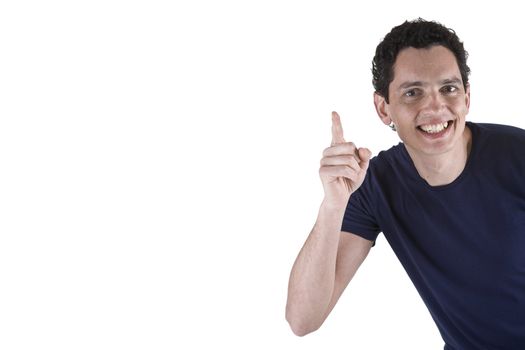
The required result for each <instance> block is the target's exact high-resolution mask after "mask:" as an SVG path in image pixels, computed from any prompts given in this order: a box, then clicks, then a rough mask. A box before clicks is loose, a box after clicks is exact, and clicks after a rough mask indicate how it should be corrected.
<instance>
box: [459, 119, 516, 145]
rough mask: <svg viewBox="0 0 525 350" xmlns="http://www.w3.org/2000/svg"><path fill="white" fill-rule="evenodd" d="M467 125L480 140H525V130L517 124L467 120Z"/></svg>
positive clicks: (504, 141) (505, 141)
mask: <svg viewBox="0 0 525 350" xmlns="http://www.w3.org/2000/svg"><path fill="white" fill-rule="evenodd" d="M467 126H468V127H469V128H470V129H471V130H472V132H473V133H475V134H476V136H478V138H479V139H480V140H484V139H489V140H490V141H496V140H499V141H501V142H502V143H508V142H525V130H524V129H522V128H519V127H517V126H512V125H503V124H491V123H473V122H467Z"/></svg>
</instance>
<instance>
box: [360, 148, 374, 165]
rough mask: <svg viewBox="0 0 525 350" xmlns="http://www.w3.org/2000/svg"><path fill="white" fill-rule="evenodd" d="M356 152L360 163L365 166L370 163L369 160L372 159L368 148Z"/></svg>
mask: <svg viewBox="0 0 525 350" xmlns="http://www.w3.org/2000/svg"><path fill="white" fill-rule="evenodd" d="M357 152H358V155H359V159H361V162H362V163H363V164H366V165H367V164H368V162H369V161H370V158H371V157H372V152H371V151H370V150H369V149H368V148H359V150H358V151H357Z"/></svg>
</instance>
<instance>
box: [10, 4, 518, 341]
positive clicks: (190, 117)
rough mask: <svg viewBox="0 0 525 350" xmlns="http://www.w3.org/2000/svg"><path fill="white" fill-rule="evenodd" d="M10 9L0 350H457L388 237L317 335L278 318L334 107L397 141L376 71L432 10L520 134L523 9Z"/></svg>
mask: <svg viewBox="0 0 525 350" xmlns="http://www.w3.org/2000/svg"><path fill="white" fill-rule="evenodd" d="M419 4H422V2H414V1H392V2H387V1H382V2H365V3H362V2H359V4H357V3H355V2H354V3H353V4H352V3H351V2H349V1H322V2H321V1H318V2H312V1H264V2H263V1H260V2H254V1H252V2H249V1H186V2H182V1H180V2H172V1H113V0H106V1H89V2H88V1H85V2H71V1H48V2H41V1H16V2H14V1H12V2H8V1H4V2H2V3H1V5H0V348H2V349H42V348H49V349H203V348H233V349H272V348H283V349H322V348H326V349H328V348H329V349H384V348H389V349H442V347H443V342H442V340H441V338H440V335H439V332H438V330H437V328H436V327H435V325H434V323H433V321H432V319H431V317H430V314H429V313H428V311H427V309H426V308H425V306H424V304H423V302H422V301H421V299H420V297H419V295H418V294H417V292H416V290H415V288H414V287H413V285H412V284H411V282H410V281H409V280H408V278H407V276H406V273H405V272H404V270H403V269H402V267H401V265H400V264H399V262H398V261H397V259H396V257H395V256H394V255H393V253H392V252H391V250H390V247H389V246H388V243H387V242H386V241H385V239H384V237H383V236H382V235H380V238H379V240H378V242H377V245H376V246H375V247H374V248H373V249H372V251H371V253H370V254H369V256H368V258H367V259H366V261H365V262H364V264H363V265H362V267H361V268H360V270H359V271H358V273H357V275H356V276H355V278H354V280H353V281H352V282H351V284H350V285H349V287H348V288H347V290H346V291H345V293H344V294H343V296H342V298H341V300H340V302H339V303H338V305H337V306H336V308H335V309H334V311H333V313H332V314H331V315H330V316H329V318H328V319H327V321H326V322H325V324H324V325H323V326H322V328H321V329H320V330H318V331H317V332H315V333H312V334H310V335H307V336H305V337H302V338H299V337H296V336H294V335H293V334H292V332H291V330H290V329H289V327H288V324H287V323H286V321H285V318H284V309H285V302H286V291H287V283H288V276H289V272H290V269H291V266H292V263H293V261H294V259H295V257H296V255H297V253H298V251H299V249H300V248H301V246H302V244H303V242H304V240H305V239H306V237H307V235H308V233H309V232H310V230H311V228H312V226H313V224H314V222H315V219H316V217H317V212H318V209H319V205H320V203H321V200H322V197H323V191H322V185H321V182H320V179H319V176H318V169H319V160H320V159H321V156H322V151H323V149H324V148H326V147H328V146H329V145H330V140H331V117H330V112H331V111H332V110H337V111H338V112H339V114H340V115H341V119H342V123H343V128H344V133H345V137H346V139H347V140H352V141H354V142H355V143H356V144H357V145H358V146H366V147H368V148H370V149H371V150H372V151H373V153H374V155H375V154H377V153H378V152H379V151H380V150H382V149H387V148H389V147H390V146H392V145H394V144H396V143H397V142H398V139H397V136H396V134H395V133H393V132H391V131H390V130H389V129H388V128H387V127H386V126H384V125H383V124H382V123H381V122H380V121H379V119H378V118H377V116H376V114H375V111H374V108H373V103H372V91H373V90H372V84H371V72H370V69H371V60H372V57H373V54H374V50H375V47H376V45H377V44H378V43H379V41H380V40H381V39H382V38H383V36H384V35H385V34H386V33H387V32H388V31H390V29H391V28H392V27H393V26H395V25H398V24H400V23H402V22H403V21H404V20H407V19H408V20H410V19H415V18H417V17H419V16H421V17H423V18H425V19H429V20H437V21H439V22H441V23H443V24H445V25H447V26H449V27H452V28H454V29H455V30H456V32H457V33H458V35H459V37H460V38H461V39H462V40H463V41H464V43H465V47H466V49H467V51H468V52H469V53H470V59H469V65H470V67H471V69H472V75H471V94H472V95H471V101H472V102H471V111H470V114H469V116H468V117H467V119H468V120H472V121H478V122H482V121H489V122H496V123H504V124H511V125H516V126H520V127H525V121H524V120H525V119H524V118H525V115H524V113H523V108H522V106H521V103H520V102H519V101H521V100H522V99H523V89H522V84H523V81H524V80H525V73H524V71H523V69H521V61H522V58H523V57H524V56H525V52H524V49H523V45H522V41H523V26H522V18H521V13H522V12H521V11H518V10H517V5H515V4H513V3H509V2H506V1H498V7H497V8H494V7H493V5H491V6H489V5H487V6H485V5H482V4H479V3H478V4H476V5H475V6H473V5H471V4H468V2H458V1H440V2H435V3H425V5H419Z"/></svg>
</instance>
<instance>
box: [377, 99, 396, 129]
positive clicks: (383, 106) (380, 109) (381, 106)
mask: <svg viewBox="0 0 525 350" xmlns="http://www.w3.org/2000/svg"><path fill="white" fill-rule="evenodd" d="M374 105H375V107H376V112H377V115H378V116H379V118H380V119H381V121H382V122H383V123H384V124H385V125H390V124H391V123H392V119H391V118H390V116H389V115H390V112H389V108H388V107H389V106H388V103H387V102H386V100H385V98H384V97H383V96H381V95H379V94H378V93H377V92H374Z"/></svg>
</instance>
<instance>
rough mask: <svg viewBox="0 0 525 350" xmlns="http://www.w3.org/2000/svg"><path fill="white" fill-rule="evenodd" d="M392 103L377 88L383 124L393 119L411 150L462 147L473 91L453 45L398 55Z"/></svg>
mask: <svg viewBox="0 0 525 350" xmlns="http://www.w3.org/2000/svg"><path fill="white" fill-rule="evenodd" d="M393 70H394V80H393V81H392V82H391V83H390V86H389V96H388V97H389V103H386V101H385V99H384V98H383V97H382V96H380V95H378V94H374V103H375V105H376V110H377V112H378V114H379V116H380V118H381V120H382V121H383V123H385V124H387V125H388V124H390V123H391V122H393V123H394V124H395V126H396V129H397V132H398V135H399V137H400V138H401V140H402V141H403V143H404V144H405V146H406V148H407V150H408V151H409V153H410V154H411V155H412V156H415V157H428V156H433V155H440V154H446V153H450V152H452V153H453V152H455V151H458V150H461V148H462V147H464V145H465V143H464V142H463V141H464V140H465V135H466V133H465V116H466V115H467V114H468V110H469V104H470V91H469V88H468V87H467V91H465V89H464V87H463V81H462V80H461V74H460V71H459V67H458V64H457V61H456V58H455V56H454V54H453V53H452V51H450V50H449V49H447V48H445V47H443V46H432V47H430V48H424V49H416V48H413V47H409V48H405V49H403V50H401V51H400V52H399V54H398V56H397V58H396V61H395V64H394V67H393Z"/></svg>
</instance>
